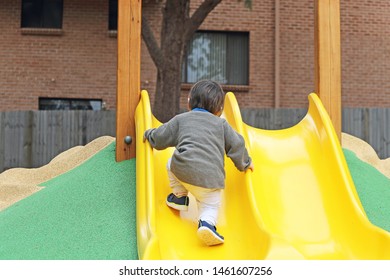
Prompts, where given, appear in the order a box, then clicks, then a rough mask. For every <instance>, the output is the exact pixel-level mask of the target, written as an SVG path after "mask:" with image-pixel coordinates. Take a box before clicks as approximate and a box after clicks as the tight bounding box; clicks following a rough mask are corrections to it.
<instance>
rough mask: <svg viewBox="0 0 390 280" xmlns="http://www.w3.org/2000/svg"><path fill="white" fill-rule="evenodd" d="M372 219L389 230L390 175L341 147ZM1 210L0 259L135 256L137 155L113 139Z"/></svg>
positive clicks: (105, 258)
mask: <svg viewBox="0 0 390 280" xmlns="http://www.w3.org/2000/svg"><path fill="white" fill-rule="evenodd" d="M344 154H345V156H346V159H347V162H348V166H349V167H350V171H351V174H352V177H353V180H354V182H355V185H356V189H357V192H358V194H359V197H360V198H361V201H362V204H363V207H364V208H365V210H366V213H367V215H368V217H369V219H370V220H371V222H372V223H373V224H375V225H377V226H379V227H382V228H384V229H386V230H388V231H390V203H389V201H390V179H389V178H387V177H385V176H384V175H382V173H380V172H379V171H377V170H376V169H375V168H373V167H372V166H371V165H369V164H366V163H364V162H362V161H361V160H359V159H358V158H357V157H356V156H355V154H354V153H353V152H351V151H349V150H344ZM42 185H43V186H45V187H46V188H44V189H42V190H41V191H39V192H37V193H35V194H33V195H31V196H29V197H27V198H25V199H23V200H21V201H19V202H17V203H15V204H14V205H12V206H10V207H8V208H6V209H5V210H3V211H1V212H0V229H1V230H0V259H3V260H4V259H8V260H20V259H24V260H31V259H33V260H47V259H55V260H123V259H127V260H132V259H137V258H138V255H137V243H136V222H135V217H136V216H135V160H134V159H133V160H128V161H123V162H120V163H117V162H115V143H112V144H110V145H108V146H107V147H106V148H104V149H103V150H101V151H100V152H98V153H97V154H95V155H94V156H93V157H91V158H90V159H89V160H87V161H86V162H84V163H83V164H82V165H80V166H78V167H77V168H75V169H73V170H70V171H69V172H67V173H65V174H62V175H60V176H58V177H56V178H54V179H52V180H50V181H48V182H46V183H43V184H42Z"/></svg>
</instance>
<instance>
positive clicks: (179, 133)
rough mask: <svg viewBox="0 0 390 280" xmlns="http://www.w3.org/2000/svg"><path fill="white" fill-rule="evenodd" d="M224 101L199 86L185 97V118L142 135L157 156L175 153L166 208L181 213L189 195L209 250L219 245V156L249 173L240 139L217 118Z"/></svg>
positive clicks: (214, 89) (207, 84)
mask: <svg viewBox="0 0 390 280" xmlns="http://www.w3.org/2000/svg"><path fill="white" fill-rule="evenodd" d="M224 99H225V94H224V92H223V90H222V88H221V86H220V85H219V84H218V83H216V82H214V81H210V80H202V81H199V82H197V83H196V84H194V86H193V87H192V88H191V90H190V93H189V97H188V109H189V110H190V111H189V112H186V113H183V114H179V115H177V116H175V117H174V118H172V119H171V120H170V121H169V122H167V123H165V124H163V125H161V126H160V127H158V128H155V129H149V130H147V131H145V134H144V141H145V140H148V141H149V143H150V144H151V146H152V147H153V148H155V149H157V150H162V149H166V148H168V147H176V149H175V151H174V153H173V155H172V157H171V158H170V159H169V160H168V164H167V170H168V177H169V181H170V187H171V188H172V193H171V194H169V195H168V197H167V200H166V203H167V205H168V206H169V207H171V208H173V209H176V210H182V211H186V210H188V204H189V198H188V193H189V192H190V193H191V194H192V195H193V196H194V197H195V199H196V201H197V203H198V211H199V225H198V232H197V234H198V237H199V238H200V239H201V240H202V241H203V242H204V243H205V244H207V245H209V246H211V245H218V244H222V243H223V242H224V238H223V236H221V235H220V234H219V233H218V232H217V228H216V222H217V217H218V211H219V207H220V203H221V191H222V189H224V187H225V169H224V155H225V153H226V155H227V156H228V157H229V158H230V159H231V160H232V161H233V163H234V165H235V166H236V167H237V169H238V170H240V171H246V170H247V169H250V170H251V171H253V168H254V166H253V163H252V160H251V158H250V157H249V155H248V152H247V150H246V148H245V143H244V139H243V137H242V136H241V135H240V134H238V133H237V132H236V131H234V130H233V128H232V127H231V126H230V125H229V124H228V123H227V121H226V120H225V119H222V118H220V116H221V114H222V110H223V105H224Z"/></svg>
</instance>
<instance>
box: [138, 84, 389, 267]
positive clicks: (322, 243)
mask: <svg viewBox="0 0 390 280" xmlns="http://www.w3.org/2000/svg"><path fill="white" fill-rule="evenodd" d="M309 102H310V105H309V110H308V113H307V115H306V116H305V117H304V118H303V120H302V121H301V122H300V123H298V124H297V125H295V126H293V127H291V128H288V129H283V130H273V131H271V130H261V129H256V128H253V127H250V126H248V125H246V124H244V123H243V121H242V119H241V114H240V110H239V107H238V105H237V101H236V99H235V97H234V95H233V94H232V93H228V94H227V95H226V98H225V109H224V114H223V117H224V118H226V119H227V120H228V122H229V123H230V124H231V125H232V126H233V127H234V128H235V129H236V130H237V131H238V132H239V133H240V134H242V135H243V136H244V138H245V141H246V146H247V148H248V151H249V153H250V155H251V157H252V159H253V161H254V164H255V171H254V172H253V173H251V172H250V171H249V172H246V173H242V172H239V171H238V170H236V168H235V167H234V165H233V164H232V162H231V161H230V159H228V158H227V159H226V174H227V178H226V188H225V190H224V192H223V201H222V207H221V210H220V216H219V220H218V224H217V227H218V232H219V233H220V234H221V235H223V236H224V237H225V243H224V244H223V245H218V246H212V247H207V246H206V245H203V243H201V241H200V240H198V238H197V235H196V230H197V208H196V202H195V201H194V199H193V197H190V209H189V211H188V212H181V213H180V212H178V211H176V210H172V209H170V208H169V207H167V206H166V204H165V199H166V197H167V195H168V194H169V193H170V189H169V184H168V177H167V172H166V168H165V165H166V163H167V160H168V158H169V157H170V156H171V154H172V151H173V150H172V149H168V150H164V151H157V150H153V149H152V148H151V146H150V145H149V144H148V143H147V142H146V143H143V141H142V140H143V133H144V131H145V130H146V129H148V128H152V127H157V126H159V125H161V123H159V122H158V120H157V119H156V118H155V117H154V116H153V115H152V113H151V110H150V103H149V96H148V93H147V92H146V91H142V93H141V100H140V103H139V105H138V107H137V110H136V116H135V117H136V135H137V139H136V145H137V156H136V170H137V175H136V177H137V178H136V180H137V198H136V200H137V242H138V254H139V258H140V259H163V260H168V259H184V260H192V259H195V260H206V259H218V260H222V259H228V260H235V259H244V260H254V259H390V234H389V233H388V232H386V231H384V230H382V229H380V228H378V227H376V226H374V225H372V224H371V223H370V222H369V220H368V219H367V216H366V214H365V212H364V210H363V207H362V205H361V203H360V200H359V198H358V195H357V193H356V190H355V186H354V184H353V181H352V179H351V176H350V174H349V170H348V167H347V164H346V161H345V159H344V156H343V152H342V150H341V147H340V144H339V142H338V140H337V137H336V135H335V132H334V130H333V127H332V124H331V122H330V119H329V117H328V115H327V113H326V111H325V109H324V108H323V106H322V104H321V102H320V100H319V98H318V97H317V96H316V95H315V94H310V95H309Z"/></svg>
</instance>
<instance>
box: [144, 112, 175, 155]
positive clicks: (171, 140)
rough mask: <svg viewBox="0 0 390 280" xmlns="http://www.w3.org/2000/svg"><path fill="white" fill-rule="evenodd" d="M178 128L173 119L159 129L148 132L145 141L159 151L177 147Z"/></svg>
mask: <svg viewBox="0 0 390 280" xmlns="http://www.w3.org/2000/svg"><path fill="white" fill-rule="evenodd" d="M176 128H177V125H176V121H175V120H174V118H173V119H172V120H171V121H169V122H167V123H165V124H163V125H161V126H159V127H158V128H152V129H148V130H146V131H145V133H144V138H143V140H144V142H145V141H146V140H148V142H149V143H150V145H151V146H152V147H153V148H155V149H157V150H163V149H166V148H168V147H173V146H176V138H177V137H176Z"/></svg>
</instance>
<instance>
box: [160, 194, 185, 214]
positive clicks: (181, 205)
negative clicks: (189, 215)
mask: <svg viewBox="0 0 390 280" xmlns="http://www.w3.org/2000/svg"><path fill="white" fill-rule="evenodd" d="M166 202H167V205H168V206H169V207H171V208H173V209H176V210H180V211H187V210H188V204H189V202H190V200H189V197H188V196H182V197H177V196H176V195H174V194H173V193H171V194H169V195H168V197H167V200H166Z"/></svg>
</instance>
